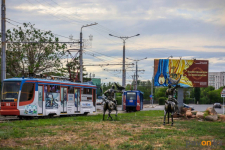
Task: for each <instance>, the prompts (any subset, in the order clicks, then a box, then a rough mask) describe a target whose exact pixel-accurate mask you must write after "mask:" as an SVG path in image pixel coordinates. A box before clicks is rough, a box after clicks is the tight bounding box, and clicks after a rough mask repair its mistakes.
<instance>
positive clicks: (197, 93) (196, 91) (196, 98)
mask: <svg viewBox="0 0 225 150" xmlns="http://www.w3.org/2000/svg"><path fill="white" fill-rule="evenodd" d="M200 95H201V91H200V87H195V88H194V97H195V100H196V101H198V102H199V101H200Z"/></svg>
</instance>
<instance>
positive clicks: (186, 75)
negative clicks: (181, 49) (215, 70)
mask: <svg viewBox="0 0 225 150" xmlns="http://www.w3.org/2000/svg"><path fill="white" fill-rule="evenodd" d="M208 66H209V61H208V60H182V59H155V60H154V85H155V86H168V84H172V83H171V82H170V80H169V78H171V79H174V80H179V79H180V81H179V85H180V86H181V87H207V86H208Z"/></svg>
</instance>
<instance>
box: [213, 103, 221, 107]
mask: <svg viewBox="0 0 225 150" xmlns="http://www.w3.org/2000/svg"><path fill="white" fill-rule="evenodd" d="M213 106H214V108H221V107H222V105H221V104H220V103H214V104H213Z"/></svg>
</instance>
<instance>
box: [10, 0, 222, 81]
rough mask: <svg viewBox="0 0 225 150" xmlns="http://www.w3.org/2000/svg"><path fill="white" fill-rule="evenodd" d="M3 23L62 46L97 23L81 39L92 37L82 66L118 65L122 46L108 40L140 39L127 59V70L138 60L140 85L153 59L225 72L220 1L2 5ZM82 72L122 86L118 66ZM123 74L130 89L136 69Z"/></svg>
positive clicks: (130, 43)
mask: <svg viewBox="0 0 225 150" xmlns="http://www.w3.org/2000/svg"><path fill="white" fill-rule="evenodd" d="M6 18H8V19H10V20H8V22H10V23H6V29H13V28H15V27H16V26H15V25H19V26H21V24H19V23H24V22H26V23H28V22H31V23H32V24H35V28H38V29H41V30H46V31H48V30H51V31H52V32H53V33H54V34H57V35H59V36H58V37H59V40H60V41H63V42H68V41H70V39H69V36H73V39H75V40H78V39H79V37H80V31H81V27H82V26H83V25H87V24H91V23H95V22H96V23H98V24H97V25H94V26H89V27H84V28H83V29H82V33H83V39H89V35H92V36H93V40H92V41H91V42H88V46H87V47H86V48H85V49H84V55H83V58H84V62H83V63H84V65H92V64H95V65H99V64H122V58H123V40H122V39H120V38H116V37H112V36H109V34H112V35H115V36H118V37H130V36H134V35H137V34H140V35H139V36H134V37H132V38H129V39H127V40H126V43H125V49H126V50H125V57H126V58H129V59H126V64H131V63H135V61H132V60H130V59H133V60H140V61H138V69H139V70H144V71H140V72H138V75H139V78H138V79H139V80H142V81H146V80H151V79H152V75H153V65H154V59H167V58H168V57H170V56H173V58H172V59H180V58H182V59H200V60H209V72H221V71H225V65H224V64H225V59H224V58H225V1H224V0H157V1H156V0H64V1H62V0H19V1H18V0H6ZM90 43H91V44H90ZM68 48H79V47H77V45H72V46H71V47H70V46H68ZM73 55H75V53H74V54H73ZM146 57H147V59H144V58H146ZM141 59H143V60H141ZM170 59H171V58H170ZM85 68H86V70H87V71H85V72H86V73H88V74H90V73H91V74H92V75H93V74H95V78H101V79H102V82H119V83H120V84H122V72H121V70H122V65H109V66H86V67H85ZM126 68H127V73H126V84H129V83H131V81H132V75H134V70H135V68H136V67H135V65H134V66H132V65H127V66H126Z"/></svg>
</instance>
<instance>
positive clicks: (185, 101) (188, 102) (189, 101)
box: [184, 98, 194, 104]
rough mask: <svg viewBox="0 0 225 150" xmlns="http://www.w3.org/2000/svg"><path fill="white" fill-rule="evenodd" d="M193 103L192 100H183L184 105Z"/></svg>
mask: <svg viewBox="0 0 225 150" xmlns="http://www.w3.org/2000/svg"><path fill="white" fill-rule="evenodd" d="M193 101H194V100H193V98H185V99H184V103H185V104H190V103H193Z"/></svg>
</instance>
